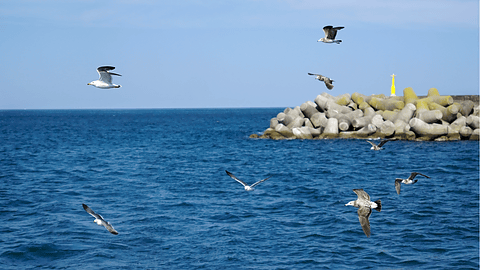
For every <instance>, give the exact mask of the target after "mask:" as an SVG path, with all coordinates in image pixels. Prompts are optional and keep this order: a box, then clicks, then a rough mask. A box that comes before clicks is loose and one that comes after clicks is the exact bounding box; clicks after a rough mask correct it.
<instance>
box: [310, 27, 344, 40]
mask: <svg viewBox="0 0 480 270" xmlns="http://www.w3.org/2000/svg"><path fill="white" fill-rule="evenodd" d="M343 28H344V27H343V26H338V27H333V26H331V25H327V26H325V27H323V32H325V37H323V38H321V39H319V40H317V42H319V41H321V42H324V43H337V44H340V42H342V41H341V40H340V39H335V36H336V35H337V31H338V30H340V29H343Z"/></svg>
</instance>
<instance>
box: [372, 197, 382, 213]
mask: <svg viewBox="0 0 480 270" xmlns="http://www.w3.org/2000/svg"><path fill="white" fill-rule="evenodd" d="M374 203H376V204H377V207H376V208H375V210H377V211H378V212H380V211H381V210H382V202H381V201H380V200H376V201H375V202H374Z"/></svg>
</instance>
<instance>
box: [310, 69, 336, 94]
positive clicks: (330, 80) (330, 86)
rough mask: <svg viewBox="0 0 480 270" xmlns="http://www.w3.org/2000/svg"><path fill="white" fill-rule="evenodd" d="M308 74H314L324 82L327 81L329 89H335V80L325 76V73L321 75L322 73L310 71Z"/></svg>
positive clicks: (326, 84)
mask: <svg viewBox="0 0 480 270" xmlns="http://www.w3.org/2000/svg"><path fill="white" fill-rule="evenodd" d="M308 75H313V76H315V79H317V80H319V81H322V82H325V86H326V87H327V88H328V90H332V89H333V84H332V83H333V82H334V80H332V79H330V78H328V77H325V76H323V75H320V74H313V73H308Z"/></svg>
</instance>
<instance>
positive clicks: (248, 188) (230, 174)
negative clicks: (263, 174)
mask: <svg viewBox="0 0 480 270" xmlns="http://www.w3.org/2000/svg"><path fill="white" fill-rule="evenodd" d="M225 172H226V173H227V174H228V175H229V176H230V177H231V178H233V179H234V180H236V181H237V182H239V183H240V184H242V185H243V186H244V187H245V190H246V191H252V190H254V188H253V187H254V186H256V185H258V184H260V183H261V182H263V181H266V180H268V179H270V177H267V178H265V179H263V180H260V181H258V182H255V183H254V184H252V185H250V186H249V185H247V183H245V182H243V181H242V180H240V179H238V178H237V177H235V175H233V174H232V173H231V172H229V171H227V170H225Z"/></svg>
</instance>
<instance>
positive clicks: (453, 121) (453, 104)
mask: <svg viewBox="0 0 480 270" xmlns="http://www.w3.org/2000/svg"><path fill="white" fill-rule="evenodd" d="M479 110H480V108H479V102H478V95H477V96H443V95H440V94H439V92H438V90H437V89H436V88H431V89H429V91H428V95H427V96H420V97H419V96H417V95H416V94H415V92H414V91H413V89H412V88H411V87H407V88H405V89H404V90H403V96H388V97H387V96H385V95H384V94H381V95H371V96H366V95H363V94H360V93H357V92H355V93H353V94H352V95H350V94H348V93H347V94H343V95H339V96H332V95H330V94H328V93H322V94H321V95H318V96H317V97H316V98H315V100H314V101H313V102H312V101H307V102H305V103H303V104H302V105H300V106H296V107H295V108H286V109H285V110H284V111H283V112H280V113H278V114H277V116H276V117H274V118H272V119H271V120H270V126H269V127H268V128H267V129H266V130H265V131H264V132H263V134H262V135H257V134H252V135H250V137H251V138H265V139H274V140H282V139H328V138H358V139H368V138H394V139H399V140H422V141H431V140H436V141H449V140H478V139H479V135H480V129H479V127H480V118H479Z"/></svg>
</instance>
